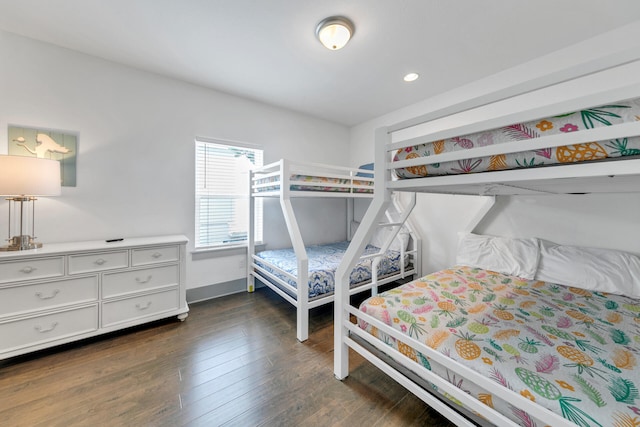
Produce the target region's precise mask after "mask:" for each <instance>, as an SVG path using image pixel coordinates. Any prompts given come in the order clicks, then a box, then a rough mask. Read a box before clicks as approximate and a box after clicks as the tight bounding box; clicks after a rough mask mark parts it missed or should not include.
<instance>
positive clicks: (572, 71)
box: [334, 47, 640, 427]
mask: <svg viewBox="0 0 640 427" xmlns="http://www.w3.org/2000/svg"><path fill="white" fill-rule="evenodd" d="M638 60H640V47H636V48H631V49H627V50H624V51H620V52H616V53H613V54H610V55H608V56H606V57H601V58H599V59H597V60H589V61H583V62H582V63H579V64H577V65H575V66H570V67H566V68H564V69H562V70H560V71H556V72H552V73H547V74H545V75H543V76H542V77H538V78H535V79H529V80H526V79H522V78H521V79H520V81H514V80H513V79H512V80H511V84H510V85H509V86H508V87H505V88H503V89H502V90H500V91H498V92H489V90H484V92H483V90H478V87H477V86H476V87H475V88H476V91H475V92H471V93H469V98H468V99H462V98H461V97H460V98H459V99H457V100H456V99H454V100H453V102H452V104H451V105H447V106H445V107H443V108H436V109H433V110H432V111H430V112H429V113H427V114H425V115H422V116H419V117H416V118H413V119H411V120H406V121H403V122H400V123H397V124H395V125H392V126H388V127H383V128H381V129H377V130H376V133H375V138H376V146H375V150H376V153H375V177H376V178H375V190H374V191H375V196H374V199H373V201H372V203H371V205H370V207H369V209H368V211H367V212H366V214H365V216H364V218H363V220H362V223H361V225H360V227H359V229H358V230H357V232H356V234H355V235H354V238H353V240H352V241H351V244H350V245H349V248H348V249H347V252H346V254H345V256H344V258H343V260H342V264H341V265H340V267H339V268H338V271H337V273H336V281H337V283H336V293H335V304H336V309H335V341H334V374H335V376H336V378H337V379H339V380H342V379H344V378H346V377H347V376H348V374H349V348H351V349H353V350H355V351H356V352H358V353H359V354H361V355H362V356H363V357H365V358H366V359H367V360H369V361H370V362H371V363H373V364H374V365H375V366H377V367H378V368H379V369H381V370H382V371H384V372H385V373H387V374H388V375H389V376H390V377H392V378H393V379H394V380H396V381H397V382H399V383H400V384H402V385H403V386H404V387H406V388H407V389H408V390H410V391H411V392H413V393H414V394H415V395H417V396H418V397H419V398H420V399H422V400H423V401H424V402H426V403H427V404H428V405H430V406H431V407H433V408H434V409H435V410H437V411H438V412H440V413H441V414H443V415H444V416H446V417H447V418H448V419H450V420H451V421H452V422H453V423H455V424H456V425H464V426H473V425H475V424H474V423H473V422H471V421H470V420H469V419H468V418H467V417H465V416H463V415H462V414H461V413H460V412H459V411H458V410H455V409H452V407H450V406H449V405H448V404H445V403H443V401H442V400H440V398H437V397H435V396H434V395H432V394H431V393H430V392H428V391H427V390H426V389H425V388H424V387H423V386H421V385H420V384H418V381H415V379H416V378H415V377H416V375H415V374H417V376H419V380H420V383H421V384H425V383H426V382H427V381H428V382H430V383H431V384H434V385H436V386H437V387H438V388H439V390H440V391H443V392H445V393H448V394H449V395H451V396H452V397H453V398H455V399H457V400H458V401H460V402H462V403H463V404H464V405H465V406H466V407H467V408H469V409H470V410H471V411H474V412H476V413H478V414H481V416H482V417H483V418H485V419H486V420H490V423H491V424H492V425H498V426H516V425H517V424H516V423H515V422H513V421H512V420H510V419H509V418H507V417H506V416H504V415H503V414H501V413H499V412H497V411H495V410H494V409H492V408H490V407H489V406H486V405H484V404H483V403H481V402H480V401H478V400H476V399H475V398H473V397H472V396H470V395H468V394H466V393H465V392H464V391H462V390H460V389H458V388H457V387H455V386H454V385H452V384H451V383H449V382H448V381H447V380H446V379H443V378H441V377H438V376H437V375H435V374H434V373H432V372H431V371H429V370H427V369H425V368H423V367H422V366H420V365H419V364H417V363H415V362H413V361H412V360H410V359H409V358H407V357H406V356H404V355H402V354H401V353H400V352H398V351H395V350H394V349H392V348H391V347H389V346H388V345H386V344H384V343H383V342H382V341H380V340H378V339H376V338H374V337H373V336H372V335H370V334H369V333H367V332H365V331H364V330H362V329H361V328H359V327H358V326H357V324H354V323H353V322H352V321H351V320H350V318H353V317H355V318H357V319H361V320H363V321H365V322H367V323H369V324H371V325H373V326H375V327H376V328H378V329H379V331H380V333H386V334H387V335H389V336H392V337H394V338H396V339H399V340H401V341H402V342H404V343H405V344H408V345H410V346H412V347H413V348H414V349H415V350H416V351H419V352H421V353H423V354H424V355H425V356H428V357H429V358H431V359H432V360H433V361H435V362H438V363H440V364H441V365H443V366H444V367H446V368H447V369H449V370H452V371H454V372H458V373H460V375H463V376H464V377H465V378H467V379H468V380H469V381H472V382H474V383H476V384H477V385H479V386H481V387H483V388H484V389H485V390H487V391H489V392H491V393H492V394H494V396H496V397H498V398H501V399H503V400H504V401H506V402H508V403H510V404H511V405H514V406H515V407H518V408H522V409H524V410H525V411H527V412H528V413H529V414H530V415H531V416H533V417H534V418H536V419H538V420H540V421H542V422H544V423H546V424H547V425H552V426H554V427H556V426H566V427H568V426H573V427H575V424H573V423H572V422H570V421H569V420H567V419H565V418H563V417H561V416H560V415H558V414H555V413H553V412H551V411H549V410H547V409H545V408H543V407H542V406H540V405H538V404H535V403H533V402H531V401H530V400H529V399H527V398H525V397H523V396H521V395H520V394H519V393H517V392H513V391H511V390H509V389H507V388H505V387H502V386H500V385H498V384H497V383H495V382H494V381H492V380H490V379H488V378H486V377H484V376H482V375H480V374H479V373H477V372H475V371H473V370H471V369H470V368H468V367H466V366H464V365H462V364H460V363H457V362H455V361H453V360H452V359H449V358H448V357H445V356H444V355H443V354H441V353H439V352H438V351H435V350H433V349H432V348H430V347H428V346H426V345H425V344H424V343H421V342H419V341H417V340H415V339H413V338H411V337H409V336H408V335H405V334H402V333H401V332H399V331H396V330H394V329H392V328H391V327H389V326H387V325H386V324H384V323H382V322H380V321H378V320H376V319H375V318H373V317H371V316H369V315H366V314H364V313H362V312H360V310H358V309H357V308H356V307H353V306H351V305H350V302H349V298H348V293H347V289H348V286H345V283H348V275H347V272H348V271H350V270H351V268H352V267H353V265H354V263H355V260H356V259H357V254H358V253H360V252H361V251H362V249H363V247H364V245H365V242H367V241H368V239H369V238H370V235H371V233H372V227H373V226H374V224H375V223H376V222H377V221H378V218H380V217H381V215H382V213H383V212H384V211H385V209H386V207H387V206H388V204H389V203H390V201H391V193H392V192H394V191H410V192H427V193H442V194H466V195H477V196H482V197H485V199H486V203H485V204H484V206H483V207H481V209H480V211H479V212H478V214H477V215H476V217H475V218H474V220H473V221H472V222H471V224H469V226H468V227H467V230H466V231H472V230H473V229H474V228H475V226H476V225H477V224H478V223H480V221H481V220H482V218H483V217H484V216H485V215H486V214H487V213H488V212H489V211H490V209H491V207H492V206H493V203H494V201H495V196H497V195H522V194H567V193H585V192H586V193H594V192H638V191H640V159H639V158H637V156H636V158H627V159H625V158H621V159H620V160H615V161H599V162H593V163H577V164H570V165H559V166H549V167H539V168H530V169H518V170H505V171H496V172H481V173H473V174H466V175H449V176H434V177H426V178H414V179H404V180H392V170H393V169H395V168H400V167H409V166H416V165H428V164H432V163H438V162H444V161H449V160H454V161H455V160H461V159H468V158H477V157H483V156H488V155H492V154H499V153H505V152H517V151H524V150H530V149H538V148H543V147H550V146H561V145H570V144H578V143H583V142H591V141H598V140H609V139H615V138H621V137H628V136H637V135H640V121H638V122H634V123H628V124H624V125H615V126H609V127H604V128H598V129H592V130H589V131H584V132H576V133H566V134H562V135H557V136H552V137H546V138H539V139H535V140H529V141H518V142H517V143H505V144H497V145H494V146H488V147H480V148H472V149H468V150H462V151H458V152H454V153H445V154H440V155H432V156H428V157H422V158H418V159H410V160H405V161H398V162H391V154H392V153H393V152H394V151H396V150H398V149H399V148H404V147H408V146H414V145H417V144H421V143H425V142H430V141H436V140H441V139H444V138H447V137H453V136H460V135H465V134H469V133H472V132H479V131H484V130H489V129H493V128H497V127H500V126H505V125H508V124H513V123H521V122H526V121H529V120H535V119H540V118H543V117H548V116H553V115H555V114H562V113H566V112H567V111H575V110H578V109H580V108H589V107H593V106H597V105H603V104H606V103H608V102H612V101H620V100H624V99H630V98H634V97H638V96H640V83H638V84H634V85H631V86H626V87H622V88H619V89H614V90H608V91H605V92H600V93H595V94H591V95H588V96H582V97H579V98H575V99H571V100H568V101H562V102H554V103H550V104H549V105H547V106H545V107H544V108H535V109H529V110H527V111H522V112H518V113H513V114H509V115H507V116H502V117H498V118H495V119H492V120H488V121H483V122H477V123H471V124H466V125H463V126H459V127H456V128H454V129H447V130H443V131H437V132H432V133H430V134H425V135H423V136H420V137H417V138H411V139H406V140H403V141H394V140H393V139H394V138H393V137H394V134H395V135H397V132H399V131H402V130H404V129H407V128H410V127H413V126H416V125H420V124H423V123H428V122H430V121H433V120H436V119H438V118H442V117H446V116H449V115H452V114H455V113H459V112H463V111H467V110H470V109H473V108H476V107H481V106H484V105H488V104H491V103H494V102H498V101H501V100H505V99H508V98H511V97H514V96H517V95H521V94H525V93H528V92H531V91H534V90H537V89H543V88H547V87H550V86H552V85H555V84H558V83H563V82H566V81H569V80H572V79H576V78H579V77H583V76H586V75H589V74H593V73H597V72H599V71H604V70H607V69H610V68H614V67H617V66H620V65H624V64H629V63H632V62H637V61H638ZM412 208H413V207H412V206H410V207H409V208H408V209H412ZM383 249H384V248H383ZM345 280H347V281H345ZM372 347H373V348H375V349H372ZM381 353H386V354H387V355H388V356H391V357H392V359H393V360H394V363H395V366H394V364H390V363H388V362H387V361H385V358H384V356H383V355H382V354H381ZM388 356H387V358H388ZM398 366H400V367H398ZM408 371H413V373H411V372H408ZM476 421H477V420H476Z"/></svg>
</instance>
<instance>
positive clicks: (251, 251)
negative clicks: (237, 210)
mask: <svg viewBox="0 0 640 427" xmlns="http://www.w3.org/2000/svg"><path fill="white" fill-rule="evenodd" d="M255 208H256V202H255V199H254V197H253V171H252V170H250V171H249V236H248V242H247V243H248V244H247V292H253V291H254V290H255V289H256V286H255V283H256V278H255V277H254V275H253V267H252V266H251V264H253V255H255V253H256V243H255V233H256V231H255V212H254V210H255Z"/></svg>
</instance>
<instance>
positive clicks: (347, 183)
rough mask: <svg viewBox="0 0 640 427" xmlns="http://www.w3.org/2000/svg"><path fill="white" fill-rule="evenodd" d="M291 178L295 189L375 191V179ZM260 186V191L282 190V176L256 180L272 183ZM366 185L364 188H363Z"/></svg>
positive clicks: (291, 188) (303, 176) (307, 176)
mask: <svg viewBox="0 0 640 427" xmlns="http://www.w3.org/2000/svg"><path fill="white" fill-rule="evenodd" d="M289 179H290V180H291V181H293V182H295V184H291V185H290V186H289V189H290V190H293V191H324V192H334V193H335V192H337V193H373V181H363V180H358V179H354V180H350V179H346V178H334V177H326V176H313V175H298V174H293V175H291V176H290V177H289ZM270 183H273V185H266V186H262V187H258V188H257V189H256V190H257V192H258V193H265V192H269V191H279V190H280V177H278V176H271V177H268V178H261V179H258V180H256V184H270ZM363 187H364V188H363Z"/></svg>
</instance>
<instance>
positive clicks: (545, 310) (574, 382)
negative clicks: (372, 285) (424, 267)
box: [359, 266, 640, 427]
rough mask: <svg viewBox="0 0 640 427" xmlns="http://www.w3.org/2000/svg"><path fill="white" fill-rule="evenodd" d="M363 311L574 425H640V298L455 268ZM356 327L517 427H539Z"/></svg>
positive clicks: (407, 350) (453, 375)
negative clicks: (506, 418)
mask: <svg viewBox="0 0 640 427" xmlns="http://www.w3.org/2000/svg"><path fill="white" fill-rule="evenodd" d="M360 309H361V310H362V311H363V312H366V313H367V314H369V315H371V316H373V317H375V318H377V319H379V320H381V321H382V322H384V323H386V324H388V325H390V326H391V327H393V328H394V329H397V330H399V331H402V332H404V333H405V334H407V335H409V336H411V337H413V338H415V339H417V340H419V341H421V342H423V343H425V344H426V345H427V346H429V347H431V348H433V349H435V350H437V351H439V352H441V353H442V354H444V355H446V356H448V357H450V358H451V359H454V360H456V361H459V362H460V363H462V364H464V365H466V366H467V367H469V368H471V369H473V370H474V371H477V372H480V373H482V374H483V375H484V376H486V377H487V378H489V379H491V380H493V381H495V382H496V383H497V384H499V385H500V386H503V387H507V388H509V389H511V390H513V391H515V392H517V393H520V394H521V395H523V396H525V397H527V398H529V399H531V400H533V401H535V402H536V403H538V404H540V405H543V406H545V407H546V408H548V409H550V410H552V411H554V412H556V413H558V414H560V415H561V416H563V417H565V418H567V419H569V420H571V421H573V422H574V423H576V424H577V425H580V426H585V427H596V426H619V427H622V426H633V425H638V423H639V422H640V392H639V391H638V387H639V386H640V367H638V361H639V360H640V301H639V300H635V299H632V298H628V297H624V296H620V295H611V294H607V295H605V294H601V293H597V292H591V291H586V290H583V289H579V288H571V287H565V286H560V285H555V284H552V283H545V282H539V281H528V280H525V279H521V278H518V277H514V276H506V275H503V274H499V273H494V272H490V271H486V270H481V269H477V268H471V267H460V266H458V267H453V268H451V269H448V270H442V271H439V272H436V273H433V274H430V275H428V276H425V277H423V278H421V279H418V280H416V281H413V282H410V283H407V284H405V285H403V286H401V287H398V288H395V289H392V290H390V291H387V292H384V293H381V294H379V295H378V296H374V297H371V298H369V299H367V300H366V301H364V302H363V303H362V305H361V306H360ZM359 325H360V327H362V328H363V329H366V330H367V331H368V332H369V333H371V334H373V335H374V336H376V337H377V338H379V339H381V340H383V341H385V342H386V343H387V344H388V345H390V346H392V347H394V348H396V349H397V350H398V351H400V352H401V353H402V354H404V355H406V356H408V357H409V358H411V359H413V360H414V361H415V362H416V363H419V364H421V365H423V366H424V367H425V368H427V369H429V370H431V371H433V372H434V373H436V374H438V375H439V376H441V377H443V378H445V379H447V380H448V381H449V382H451V383H453V384H454V385H456V386H457V387H458V388H460V389H462V390H464V391H466V392H467V393H470V394H472V395H473V396H475V397H476V398H477V399H479V400H480V401H482V402H483V403H485V404H487V405H489V406H492V407H494V408H495V409H497V410H498V411H499V412H501V413H503V414H505V415H506V416H508V417H510V418H511V419H513V420H514V421H516V422H517V423H518V424H520V425H526V426H536V425H538V426H543V425H544V424H543V423H540V422H537V421H536V420H533V419H531V418H530V416H529V415H528V414H527V413H526V412H524V411H523V410H521V409H519V408H516V407H514V406H511V405H509V404H506V403H505V402H504V401H501V400H499V399H498V398H497V397H494V396H493V395H492V394H491V393H489V392H487V391H486V390H483V389H481V388H479V387H478V386H476V385H475V384H473V383H471V382H469V381H468V380H466V379H465V378H464V377H462V376H461V375H460V374H459V373H457V372H454V371H451V370H448V369H445V368H443V367H442V366H441V365H439V364H437V363H435V362H433V361H432V360H430V359H429V358H427V357H425V356H424V355H422V354H421V353H419V352H416V351H415V350H414V349H413V348H411V347H410V346H408V345H406V344H405V343H402V342H398V341H396V340H395V339H393V338H391V337H389V336H387V335H385V334H383V333H382V332H381V331H379V330H378V329H377V328H375V327H372V326H371V325H369V324H366V323H364V322H362V321H360V324H359Z"/></svg>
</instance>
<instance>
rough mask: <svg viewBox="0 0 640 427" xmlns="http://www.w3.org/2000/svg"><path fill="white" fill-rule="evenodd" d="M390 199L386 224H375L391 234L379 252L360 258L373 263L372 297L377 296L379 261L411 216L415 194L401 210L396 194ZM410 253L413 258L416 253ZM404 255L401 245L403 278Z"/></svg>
mask: <svg viewBox="0 0 640 427" xmlns="http://www.w3.org/2000/svg"><path fill="white" fill-rule="evenodd" d="M391 199H392V200H391V203H389V206H388V207H387V209H386V210H385V212H384V213H385V216H386V218H387V221H388V222H380V223H378V224H377V228H389V229H391V233H388V235H387V236H386V239H385V241H384V243H383V245H382V247H381V248H380V251H379V252H377V253H375V254H372V255H365V256H362V257H360V259H368V258H373V262H372V264H371V283H372V287H371V294H372V295H377V294H378V266H379V265H380V261H382V257H383V256H384V254H385V253H386V252H387V250H389V247H390V246H391V242H393V241H394V239H396V237H397V236H398V233H399V232H400V230H402V228H403V227H405V225H406V222H407V219H408V217H409V214H411V212H412V211H413V208H414V207H415V206H416V194H415V193H412V194H411V201H410V202H409V205H408V206H407V207H404V208H402V207H401V206H400V203H399V201H398V200H397V194H395V193H392V195H391ZM391 208H393V209H391ZM394 214H396V215H399V216H400V218H394ZM414 245H415V242H414ZM414 249H415V248H414ZM411 252H412V253H413V254H414V256H415V254H416V251H413V250H412V251H411ZM405 253H406V251H405V247H404V245H401V247H400V270H401V273H402V277H403V278H404V257H405ZM414 264H415V263H414Z"/></svg>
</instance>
